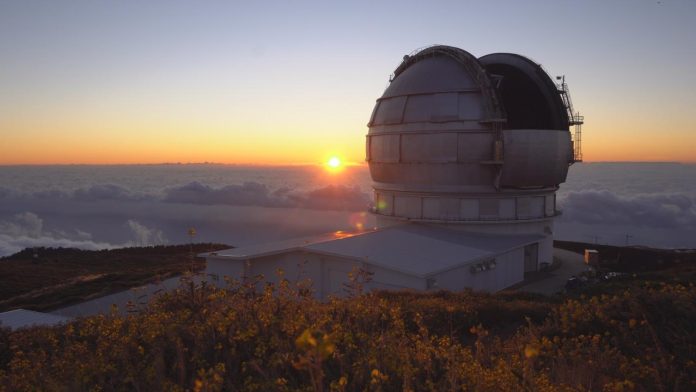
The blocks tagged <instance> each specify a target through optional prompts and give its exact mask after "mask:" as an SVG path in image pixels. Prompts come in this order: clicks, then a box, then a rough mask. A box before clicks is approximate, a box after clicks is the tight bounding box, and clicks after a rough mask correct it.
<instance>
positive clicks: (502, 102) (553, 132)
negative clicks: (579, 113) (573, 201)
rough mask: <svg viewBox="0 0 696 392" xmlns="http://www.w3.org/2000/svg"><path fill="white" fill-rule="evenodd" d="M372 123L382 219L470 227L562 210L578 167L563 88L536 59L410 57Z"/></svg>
mask: <svg viewBox="0 0 696 392" xmlns="http://www.w3.org/2000/svg"><path fill="white" fill-rule="evenodd" d="M493 71H495V72H493ZM508 113H509V115H508ZM368 126H369V132H368V136H367V161H368V163H369V166H370V173H371V176H372V179H373V181H374V189H375V199H376V200H375V205H376V210H375V212H376V213H377V214H378V215H383V216H390V217H396V218H405V219H410V220H425V221H433V220H435V221H441V220H446V221H449V222H451V221H463V222H469V221H491V220H495V221H509V220H520V219H540V218H546V217H552V216H554V215H555V214H556V211H555V198H554V192H555V190H556V188H557V186H558V184H560V183H561V182H564V181H565V178H566V174H567V170H568V165H569V163H571V162H572V145H571V141H570V133H569V131H568V117H567V115H566V114H565V107H564V106H563V102H562V101H561V100H560V97H559V94H558V90H557V89H556V87H555V84H554V83H553V82H552V81H551V79H550V78H549V77H548V75H546V73H545V72H544V71H543V70H542V69H541V67H539V66H538V65H537V64H535V63H533V62H532V61H530V60H529V59H526V58H524V57H522V56H518V55H512V54H493V55H488V56H485V57H483V58H482V59H481V60H480V61H479V60H477V59H476V58H475V57H474V56H472V55H471V54H469V53H467V52H465V51H463V50H461V49H458V48H453V47H448V46H434V47H430V48H427V49H425V50H422V51H420V52H418V53H416V54H414V55H411V56H406V57H404V61H403V62H402V64H401V65H400V66H399V67H398V68H397V69H396V71H395V72H394V75H393V77H392V80H391V82H390V84H389V86H388V87H387V89H386V90H385V92H384V94H383V95H382V97H381V98H379V99H378V100H377V104H376V105H375V109H374V111H373V113H372V117H371V119H370V122H369V124H368ZM518 199H519V200H518ZM496 203H497V205H498V208H497V212H496V213H492V212H493V210H494V208H493V207H492V205H493V204H496ZM510 203H512V204H513V205H512V206H509V205H508V204H510ZM501 204H503V205H508V206H507V207H505V206H503V207H501ZM527 204H531V205H532V207H531V209H532V210H534V211H533V212H527V211H526V210H527V208H526V207H524V206H526V205H527ZM489 207H490V208H489ZM503 210H504V211H503ZM522 210H524V211H522ZM488 212H491V213H490V214H489V213H488Z"/></svg>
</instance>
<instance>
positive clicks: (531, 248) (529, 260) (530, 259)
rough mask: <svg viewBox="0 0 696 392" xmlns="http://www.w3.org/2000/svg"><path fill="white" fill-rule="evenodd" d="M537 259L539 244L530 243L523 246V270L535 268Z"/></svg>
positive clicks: (532, 270)
mask: <svg viewBox="0 0 696 392" xmlns="http://www.w3.org/2000/svg"><path fill="white" fill-rule="evenodd" d="M538 261H539V244H530V245H527V246H525V247H524V272H525V273H527V272H534V271H536V270H537V265H538Z"/></svg>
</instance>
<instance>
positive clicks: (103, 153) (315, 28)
mask: <svg viewBox="0 0 696 392" xmlns="http://www.w3.org/2000/svg"><path fill="white" fill-rule="evenodd" d="M78 3H79V2H76V3H75V4H72V3H70V4H63V6H45V7H41V6H31V5H29V4H28V3H26V2H11V3H3V4H2V5H0V53H2V56H3V62H2V70H0V86H1V87H0V164H51V163H59V164H75V163H78V164H79V163H94V164H113V163H161V162H205V161H207V162H218V163H250V164H305V163H321V162H324V161H326V160H327V159H328V157H329V156H331V155H338V156H340V157H342V159H343V160H344V161H348V162H358V163H359V162H363V160H364V157H365V147H364V142H365V134H366V133H367V127H366V123H367V121H368V119H369V116H370V113H371V112H372V108H373V105H374V103H375V99H376V98H377V97H379V96H380V95H381V94H382V92H383V90H384V88H385V87H386V85H387V81H388V77H389V74H390V73H392V72H393V70H394V68H395V67H396V66H397V64H398V63H399V61H400V60H401V58H402V56H403V55H404V54H406V53H409V52H411V51H412V50H414V49H416V48H418V47H422V46H424V45H429V44H433V43H442V44H449V45H453V46H457V47H461V48H463V49H465V50H467V51H470V52H471V53H472V54H474V55H476V56H481V55H484V54H487V53H491V52H497V51H499V52H513V53H520V54H523V55H526V56H529V57H530V58H532V59H534V60H535V61H539V62H540V63H541V64H542V65H543V66H544V67H545V69H546V70H547V71H548V72H549V73H550V75H551V76H552V77H553V76H555V75H560V74H565V75H566V76H567V81H568V83H569V85H570V88H571V91H572V97H573V101H574V104H575V108H576V109H577V110H579V111H580V112H581V114H583V115H584V116H585V121H586V123H585V126H584V128H583V130H584V132H583V152H584V158H585V161H681V162H696V122H695V121H694V120H693V113H692V112H693V109H694V107H696V73H694V72H693V70H692V69H691V68H692V67H693V64H696V52H694V51H693V50H690V48H693V47H694V46H693V45H694V42H696V24H694V23H693V21H692V20H691V18H692V15H694V12H696V3H693V2H684V3H671V2H662V3H665V4H662V5H657V4H652V3H640V4H634V5H632V6H631V7H626V6H623V5H621V4H619V3H620V2H617V3H616V4H615V3H613V2H609V3H607V2H596V3H587V4H585V5H584V6H578V5H575V4H570V3H569V4H565V3H562V2H558V3H553V4H549V3H546V2H536V1H531V2H524V3H519V2H508V3H495V4H494V3H491V4H489V3H487V2H481V3H480V4H479V3H476V4H471V3H467V2H461V1H459V2H457V1H452V2H447V1H445V2H443V3H442V6H437V7H435V6H432V5H428V4H426V3H423V2H414V3H413V4H410V5H409V6H404V5H403V2H399V3H393V4H388V3H387V2H385V3H384V4H382V3H381V2H380V4H372V3H369V4H368V3H364V4H363V3H361V2H357V3H356V4H349V3H350V2H347V3H345V4H342V3H341V4H336V5H335V6H328V5H327V6H322V7H318V6H316V5H312V6H310V5H302V4H294V3H278V4H276V5H275V6H274V7H266V6H263V5H260V4H256V3H254V2H248V4H245V5H232V4H225V3H221V4H214V5H212V4H208V5H205V6H204V5H199V4H196V3H184V4H179V5H177V6H172V5H170V4H169V3H168V2H159V3H158V2H153V3H152V4H150V5H149V6H144V5H143V6H139V5H137V4H121V3H120V2H114V3H85V4H82V5H80V4H78ZM86 4H89V6H87V5H86ZM397 4H398V7H395V5H397ZM269 8H273V10H272V11H271V10H269ZM551 13H555V14H557V15H574V17H573V18H564V17H558V18H548V17H547V15H550V14H551ZM461 15H468V16H469V18H468V20H467V23H462V20H461ZM488 15H496V18H497V19H498V21H497V23H496V29H493V30H491V29H490V25H489V24H488V22H487V18H486V17H485V16H488ZM520 15H523V16H524V17H523V18H521V17H520ZM367 16H369V18H372V19H370V20H373V21H378V22H375V23H365V21H366V17H367ZM356 26H361V28H356ZM404 26H409V27H410V28H408V29H404V28H403V27H404ZM481 31H486V32H487V33H486V35H485V39H481V34H480V33H481ZM549 31H554V32H558V31H562V32H563V37H562V40H561V38H559V34H557V33H553V34H549Z"/></svg>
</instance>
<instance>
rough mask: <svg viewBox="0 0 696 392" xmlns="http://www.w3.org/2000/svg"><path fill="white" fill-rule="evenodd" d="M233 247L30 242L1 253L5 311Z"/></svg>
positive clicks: (79, 294) (53, 304)
mask: <svg viewBox="0 0 696 392" xmlns="http://www.w3.org/2000/svg"><path fill="white" fill-rule="evenodd" d="M225 248H230V246H227V245H222V244H193V245H169V246H149V247H133V248H121V249H107V250H98V251H91V250H80V249H67V248H27V249H25V250H23V251H21V252H19V253H16V254H14V255H11V256H7V257H3V258H0V282H2V284H1V285H0V312H2V311H6V310H11V309H16V308H24V309H30V310H37V311H48V310H53V309H57V308H60V307H62V306H67V305H70V304H73V303H78V302H83V301H85V300H88V299H91V298H96V297H101V296H104V295H107V294H111V293H114V292H117V291H121V290H126V289H128V288H131V287H136V286H141V285H143V284H146V283H150V282H152V281H156V280H158V279H161V280H163V279H166V278H169V277H172V276H176V275H181V274H183V273H184V272H187V271H190V270H191V269H192V268H193V269H194V270H195V271H198V270H201V269H203V268H205V261H204V260H203V259H194V263H193V265H192V264H191V253H193V254H197V253H202V252H209V251H215V250H220V249H225Z"/></svg>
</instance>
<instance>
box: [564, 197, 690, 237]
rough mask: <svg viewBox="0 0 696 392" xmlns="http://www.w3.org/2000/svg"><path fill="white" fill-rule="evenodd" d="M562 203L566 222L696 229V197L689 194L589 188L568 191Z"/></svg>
mask: <svg viewBox="0 0 696 392" xmlns="http://www.w3.org/2000/svg"><path fill="white" fill-rule="evenodd" d="M559 205H560V206H561V208H562V210H563V218H564V220H566V221H574V222H578V223H584V224H597V225H631V226H644V227H655V228H662V229H665V228H666V229H675V230H679V229H682V230H696V197H694V196H693V195H689V194H641V195H635V196H619V195H616V194H614V193H611V192H609V191H605V190H601V191H596V190H588V191H578V192H570V193H568V194H566V195H565V196H564V197H562V198H560V199H559Z"/></svg>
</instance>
